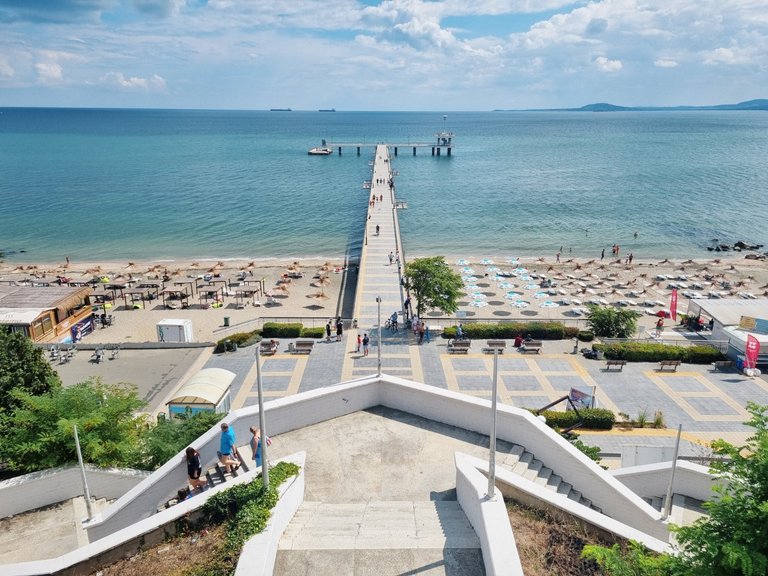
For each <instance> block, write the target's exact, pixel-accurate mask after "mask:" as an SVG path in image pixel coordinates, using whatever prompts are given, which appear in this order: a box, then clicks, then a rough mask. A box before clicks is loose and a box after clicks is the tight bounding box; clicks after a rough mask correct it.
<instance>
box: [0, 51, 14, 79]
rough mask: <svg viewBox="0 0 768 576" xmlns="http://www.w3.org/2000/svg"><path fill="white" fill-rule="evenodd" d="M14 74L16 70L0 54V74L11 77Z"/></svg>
mask: <svg viewBox="0 0 768 576" xmlns="http://www.w3.org/2000/svg"><path fill="white" fill-rule="evenodd" d="M15 74H16V70H14V69H13V66H11V65H10V63H9V62H8V60H7V59H6V58H5V57H4V56H0V76H3V77H5V78H11V77H12V76H14V75H15Z"/></svg>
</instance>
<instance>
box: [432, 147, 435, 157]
mask: <svg viewBox="0 0 768 576" xmlns="http://www.w3.org/2000/svg"><path fill="white" fill-rule="evenodd" d="M434 155H435V147H434V146H432V156H434Z"/></svg>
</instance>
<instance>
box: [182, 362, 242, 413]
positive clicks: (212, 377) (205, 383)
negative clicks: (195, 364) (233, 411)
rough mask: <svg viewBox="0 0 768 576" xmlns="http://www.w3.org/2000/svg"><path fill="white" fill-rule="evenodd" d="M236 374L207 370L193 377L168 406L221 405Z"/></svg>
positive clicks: (212, 369) (221, 369) (213, 369)
mask: <svg viewBox="0 0 768 576" xmlns="http://www.w3.org/2000/svg"><path fill="white" fill-rule="evenodd" d="M234 379H235V373H234V372H230V371H229V370H224V369H223V368H205V369H204V370H200V372H198V373H197V374H195V375H194V376H192V378H190V379H189V380H187V381H186V382H185V383H184V384H182V386H181V388H179V390H178V392H177V393H176V396H175V397H174V398H173V399H172V400H170V401H169V402H168V404H210V405H212V407H214V408H215V407H216V406H218V405H219V403H220V402H221V400H222V399H223V398H224V396H226V395H227V393H228V392H229V386H230V385H231V384H232V380H234Z"/></svg>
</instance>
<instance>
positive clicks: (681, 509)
mask: <svg viewBox="0 0 768 576" xmlns="http://www.w3.org/2000/svg"><path fill="white" fill-rule="evenodd" d="M643 500H645V501H646V502H648V504H650V505H651V506H653V508H654V509H655V510H658V511H659V512H661V511H662V510H663V509H664V503H665V502H666V500H667V497H666V496H650V497H644V498H643ZM703 504H704V503H703V502H702V501H701V500H697V499H696V498H691V497H690V496H684V495H683V494H673V495H672V508H671V509H670V512H669V519H670V520H671V521H672V522H673V523H675V524H677V525H678V526H689V525H690V524H693V523H694V522H695V521H696V520H698V519H699V518H701V517H702V516H706V515H707V511H706V510H705V509H704V506H703Z"/></svg>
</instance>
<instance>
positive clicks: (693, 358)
mask: <svg viewBox="0 0 768 576" xmlns="http://www.w3.org/2000/svg"><path fill="white" fill-rule="evenodd" d="M592 348H593V349H594V350H602V351H603V353H604V354H605V357H606V358H607V359H610V360H626V361H627V362H659V361H661V360H680V361H681V362H685V363H687V364H710V363H712V362H715V361H717V360H722V359H724V358H725V356H724V355H723V353H722V352H720V351H719V350H717V349H715V348H712V347H711V346H668V345H665V344H657V343H655V342H651V343H644V342H621V343H617V344H593V345H592Z"/></svg>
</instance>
